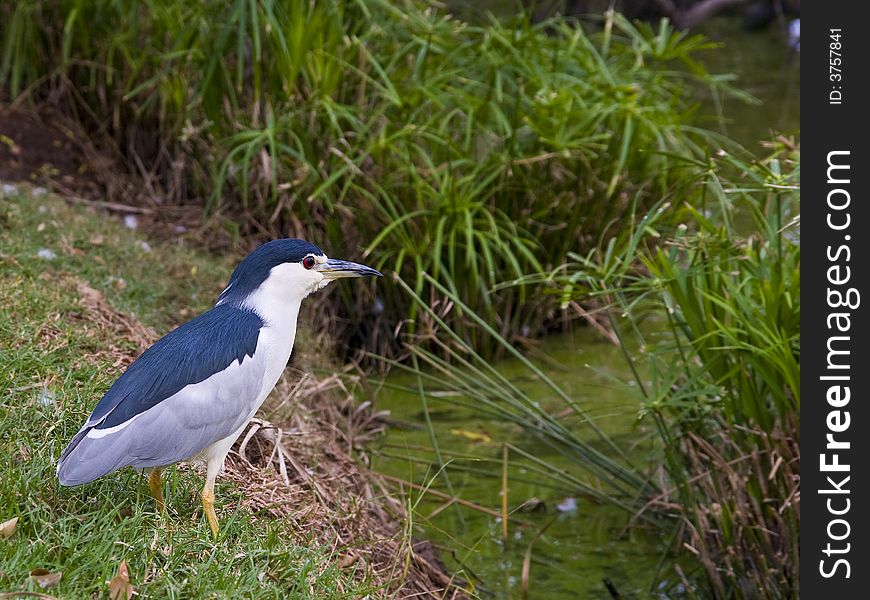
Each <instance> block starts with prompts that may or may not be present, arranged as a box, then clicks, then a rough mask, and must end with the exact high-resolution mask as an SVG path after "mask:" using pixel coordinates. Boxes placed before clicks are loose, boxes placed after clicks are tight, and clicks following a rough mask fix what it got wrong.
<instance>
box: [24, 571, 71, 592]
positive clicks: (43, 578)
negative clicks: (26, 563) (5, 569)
mask: <svg viewBox="0 0 870 600" xmlns="http://www.w3.org/2000/svg"><path fill="white" fill-rule="evenodd" d="M61 577H63V573H62V572H61V571H57V572H55V573H52V572H50V571H49V570H48V569H33V570H32V571H31V572H30V578H31V579H32V580H33V581H35V582H36V583H37V584H38V585H39V587H41V588H42V589H46V588H50V587H54V586H56V585H57V584H58V583H60V578H61Z"/></svg>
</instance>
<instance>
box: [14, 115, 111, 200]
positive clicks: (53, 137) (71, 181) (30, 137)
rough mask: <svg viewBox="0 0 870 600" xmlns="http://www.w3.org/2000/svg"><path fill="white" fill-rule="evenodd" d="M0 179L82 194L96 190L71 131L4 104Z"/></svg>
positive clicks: (94, 193) (93, 192) (54, 120)
mask: <svg viewBox="0 0 870 600" xmlns="http://www.w3.org/2000/svg"><path fill="white" fill-rule="evenodd" d="M0 180H2V181H7V182H13V181H27V182H30V183H33V184H39V185H45V186H47V187H51V188H54V189H57V191H62V192H65V193H74V194H76V195H80V196H84V197H94V196H95V195H96V192H97V186H96V183H95V182H94V178H93V177H92V176H89V169H88V166H87V162H86V161H85V160H84V159H83V157H82V155H81V151H80V149H79V146H78V144H76V141H75V135H74V133H73V132H72V131H71V130H69V129H67V128H65V127H63V125H62V124H60V121H59V120H58V119H54V118H52V117H50V116H47V117H45V116H42V115H38V114H36V113H33V112H30V111H27V110H23V109H13V108H9V107H5V106H0Z"/></svg>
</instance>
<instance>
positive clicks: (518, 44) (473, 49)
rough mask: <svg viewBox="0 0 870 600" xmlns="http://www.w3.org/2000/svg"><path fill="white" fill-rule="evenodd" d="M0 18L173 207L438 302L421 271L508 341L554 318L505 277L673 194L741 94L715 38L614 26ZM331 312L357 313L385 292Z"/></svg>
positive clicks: (186, 7)
mask: <svg viewBox="0 0 870 600" xmlns="http://www.w3.org/2000/svg"><path fill="white" fill-rule="evenodd" d="M0 17H2V22H3V23H5V25H3V26H0V27H2V30H0V36H2V41H3V44H2V49H3V51H2V57H0V58H2V60H0V84H2V85H4V86H6V87H7V88H8V89H9V91H10V92H11V93H12V94H13V95H17V94H19V93H22V92H24V91H27V93H29V94H30V97H31V98H32V99H34V100H36V101H44V100H48V99H49V98H50V99H51V101H52V102H55V103H58V104H59V105H60V107H61V108H62V109H63V110H64V111H66V112H67V113H69V114H71V115H73V116H74V117H75V118H77V119H79V120H80V121H82V124H83V125H84V126H85V129H86V130H92V131H95V132H101V134H104V135H102V137H101V138H100V139H99V140H98V141H99V142H100V143H102V144H106V145H109V146H112V147H114V148H115V149H116V150H117V153H118V154H120V155H121V156H123V157H125V159H126V160H127V161H128V163H129V169H130V170H131V171H133V172H135V173H137V175H141V174H142V173H146V174H150V175H149V177H151V178H152V180H153V181H152V182H151V187H152V188H153V189H155V190H157V191H158V193H159V194H160V195H161V196H162V199H163V201H164V202H173V203H190V202H196V203H199V204H200V205H201V206H203V207H205V208H206V209H207V211H208V212H209V213H211V214H219V215H223V216H225V217H228V219H229V220H225V221H224V223H227V226H228V228H229V229H230V231H236V232H241V233H244V234H254V235H257V236H263V235H276V234H288V233H291V234H296V235H302V236H307V237H308V238H309V239H312V240H314V241H317V242H318V243H321V244H322V245H323V246H324V247H325V248H326V249H327V251H332V250H334V251H335V253H336V254H341V255H343V256H347V255H349V253H353V252H357V251H360V250H362V249H365V253H366V254H368V255H370V256H371V260H372V261H373V262H374V265H375V266H376V267H378V268H381V269H384V270H395V271H397V272H399V273H400V274H401V276H402V277H403V278H404V279H405V280H407V281H411V282H413V285H414V289H415V292H416V293H418V294H422V295H423V296H425V297H427V299H435V298H436V297H437V296H438V294H437V293H436V292H435V290H434V288H433V287H432V286H428V285H427V284H426V283H425V278H424V277H423V273H429V274H431V275H432V276H433V277H434V278H435V280H436V281H438V282H439V283H440V284H442V285H444V286H445V287H446V288H448V289H450V290H451V291H453V292H454V293H455V294H457V295H459V296H460V297H461V298H462V299H463V300H464V302H466V303H467V304H468V305H469V307H470V308H472V309H473V310H474V311H476V312H479V313H480V314H482V315H484V316H486V317H487V320H488V321H489V322H492V323H495V324H496V329H497V330H498V331H499V332H500V333H502V334H504V335H514V334H516V333H518V332H520V331H521V330H527V331H530V332H535V331H538V330H540V328H541V327H542V325H543V324H544V323H545V321H546V320H547V318H548V315H550V314H551V313H550V312H548V311H547V310H546V308H547V307H546V305H542V303H541V302H540V301H529V297H528V296H527V290H526V289H525V288H524V286H523V285H518V286H513V287H510V288H505V289H502V290H500V291H498V292H497V293H493V292H492V291H491V288H492V287H493V286H494V284H496V283H498V282H502V281H509V280H514V279H518V278H519V276H520V275H521V274H525V273H530V272H536V271H539V270H541V269H542V268H545V269H549V268H552V267H554V266H555V265H558V264H561V263H563V262H564V260H565V256H566V252H567V251H569V250H572V249H577V248H586V247H588V246H590V245H591V244H592V243H594V241H595V239H596V238H598V237H600V236H602V235H604V234H605V232H607V231H608V230H610V229H612V228H614V227H618V226H619V223H620V222H621V221H622V220H624V218H625V216H626V210H627V209H628V207H629V204H630V203H629V202H628V201H627V198H629V197H631V196H632V195H634V194H636V193H639V194H640V196H641V197H642V203H643V204H648V203H649V202H650V201H651V200H650V199H651V198H655V197H657V194H660V193H662V192H663V191H664V190H666V189H668V186H669V185H671V184H672V183H673V179H674V177H673V174H674V168H675V167H677V166H679V165H680V164H681V163H680V161H679V160H678V159H675V158H674V157H675V156H695V157H700V156H702V155H703V148H705V147H706V146H708V145H709V143H710V142H711V141H712V140H713V139H714V136H712V134H711V133H709V132H706V131H703V130H700V129H697V128H695V127H693V119H694V104H693V103H694V101H695V99H696V98H697V97H698V96H699V92H700V91H702V90H708V89H709V90H713V92H714V93H719V92H721V91H723V90H728V87H727V81H726V79H725V78H722V77H714V76H711V75H709V74H708V73H707V72H706V71H705V70H704V69H703V67H702V66H701V65H700V64H699V63H698V62H697V60H696V55H697V54H698V53H699V51H701V50H704V49H705V48H709V47H711V44H710V43H709V42H707V41H705V40H704V39H703V38H701V37H700V36H690V35H688V34H686V33H683V32H676V31H674V30H673V29H671V28H670V27H669V26H668V24H667V23H665V22H662V23H661V25H660V26H659V27H657V28H651V27H649V26H646V25H633V24H631V23H629V22H628V21H626V20H625V19H624V18H622V17H621V16H619V15H617V14H613V13H610V14H609V15H608V16H607V18H606V19H605V20H604V21H603V22H602V23H601V28H600V29H598V30H596V31H593V32H591V33H589V32H587V31H586V30H584V28H583V27H580V26H579V25H577V24H576V23H569V22H567V21H565V20H562V19H552V20H547V21H544V22H541V23H532V22H531V20H530V18H529V16H528V15H525V14H521V15H519V16H517V17H515V18H514V19H513V20H511V21H508V22H499V21H496V20H492V21H491V22H488V23H485V24H483V25H469V24H467V23H464V22H462V21H460V20H458V19H455V18H453V17H451V15H449V14H446V13H444V12H442V11H440V10H438V9H436V8H434V7H431V6H428V5H427V3H423V2H418V1H415V0H403V1H402V2H399V3H392V2H387V1H386V0H344V1H332V2H309V1H307V0H256V1H250V0H235V1H233V2H217V1H206V2H178V1H177V0H175V1H172V0H147V1H145V2H139V1H132V0H113V1H108V0H101V1H98V2H85V1H82V0H63V1H61V2H45V1H41V0H26V1H24V2H18V3H15V4H11V5H9V4H7V5H5V6H4V7H3V8H0ZM97 175H98V176H99V174H97ZM210 222H219V220H215V219H212V220H211V221H210ZM348 257H349V258H353V256H348ZM340 298H341V300H342V302H343V304H344V305H345V307H346V309H347V310H348V312H350V311H353V312H354V313H355V314H359V313H360V311H361V310H362V309H364V308H367V307H368V305H369V303H370V302H371V300H372V298H371V297H366V296H365V295H362V296H360V295H357V297H356V298H354V297H351V296H350V295H348V294H345V295H342V296H340ZM384 299H385V302H386V309H387V310H386V311H385V313H384V314H385V315H388V318H384V319H382V320H383V325H382V328H383V329H385V330H386V331H392V330H393V328H394V327H395V325H396V323H398V322H399V321H401V320H402V319H404V318H407V317H409V316H411V317H412V316H414V314H415V309H414V308H413V303H410V302H409V301H408V298H407V296H406V295H404V294H402V293H400V292H399V291H398V290H390V291H388V292H387V295H386V297H385V298H384ZM447 318H448V320H450V321H451V323H452V324H453V325H454V326H455V327H457V328H458V330H459V331H460V332H462V334H463V335H465V336H466V337H467V336H469V335H481V334H482V332H481V330H480V329H479V328H477V327H474V326H472V325H470V324H469V323H464V322H462V321H461V320H458V319H456V320H454V317H453V315H450V314H448V315H447Z"/></svg>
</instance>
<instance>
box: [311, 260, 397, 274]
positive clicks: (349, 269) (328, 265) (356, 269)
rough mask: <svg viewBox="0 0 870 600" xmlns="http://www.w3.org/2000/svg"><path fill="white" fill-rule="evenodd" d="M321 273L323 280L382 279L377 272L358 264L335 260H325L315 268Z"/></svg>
mask: <svg viewBox="0 0 870 600" xmlns="http://www.w3.org/2000/svg"><path fill="white" fill-rule="evenodd" d="M315 268H316V269H317V270H318V271H320V272H321V273H323V278H324V279H341V278H343V277H382V275H381V273H380V272H379V271H375V270H374V269H372V268H371V267H367V266H365V265H361V264H359V263H355V262H350V261H348V260H338V259H337V258H330V259H327V261H326V262H325V263H320V264H319V265H317V266H316V267H315Z"/></svg>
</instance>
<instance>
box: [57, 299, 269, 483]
mask: <svg viewBox="0 0 870 600" xmlns="http://www.w3.org/2000/svg"><path fill="white" fill-rule="evenodd" d="M262 325H263V323H262V321H261V320H260V319H259V317H257V316H256V315H255V314H253V313H251V312H249V311H244V310H240V309H238V308H233V307H229V306H218V307H215V308H214V309H212V310H210V311H209V312H207V313H205V314H204V315H201V316H199V317H197V318H196V319H194V320H192V321H189V322H188V323H185V324H184V325H182V326H181V327H179V328H178V329H176V330H174V331H173V332H171V333H170V334H168V335H167V336H165V337H163V338H162V339H160V340H159V341H158V342H157V343H155V344H154V345H153V346H152V347H151V348H149V349H148V350H146V351H145V352H144V353H143V354H142V356H140V357H139V358H138V359H137V360H136V361H135V362H134V363H133V364H132V365H130V367H129V368H128V369H127V371H126V372H124V374H123V375H122V376H121V377H120V378H118V380H117V381H116V382H115V383H114V384H113V385H112V387H111V388H110V389H109V391H108V392H107V393H106V395H105V396H103V398H102V400H100V402H99V403H98V404H97V407H96V408H95V409H94V412H93V414H92V415H91V417H90V418H89V419H88V421H87V422H86V423H85V425H84V427H82V429H81V430H80V431H79V432H78V433H77V434H76V435H75V437H73V439H72V441H71V442H70V444H69V445H68V446H67V448H66V449H65V450H64V451H63V453H62V454H61V458H60V460H59V461H58V469H57V474H58V478H59V479H60V482H61V483H62V484H63V485H77V484H80V483H87V482H88V481H92V480H94V479H96V478H97V477H100V476H101V475H105V474H106V473H109V472H111V471H113V470H115V469H119V468H122V467H125V466H128V465H133V466H141V467H146V466H159V465H166V464H171V463H173V462H177V461H178V460H182V459H185V458H189V457H191V456H193V455H194V454H196V453H197V452H198V451H199V450H202V449H203V448H205V447H206V446H208V445H210V444H212V443H214V442H215V441H217V440H220V439H223V438H224V437H226V436H228V435H229V434H230V433H232V432H233V431H235V430H236V429H238V428H239V427H241V426H242V425H243V424H244V420H245V418H246V417H248V416H249V414H250V412H251V411H252V410H253V409H254V408H255V407H253V408H252V405H253V404H254V403H255V402H256V400H257V398H258V396H259V395H260V388H261V387H262V381H263V374H264V372H265V356H264V352H263V350H264V349H263V348H260V346H261V344H259V341H260V340H259V330H260V328H261V327H262Z"/></svg>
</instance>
